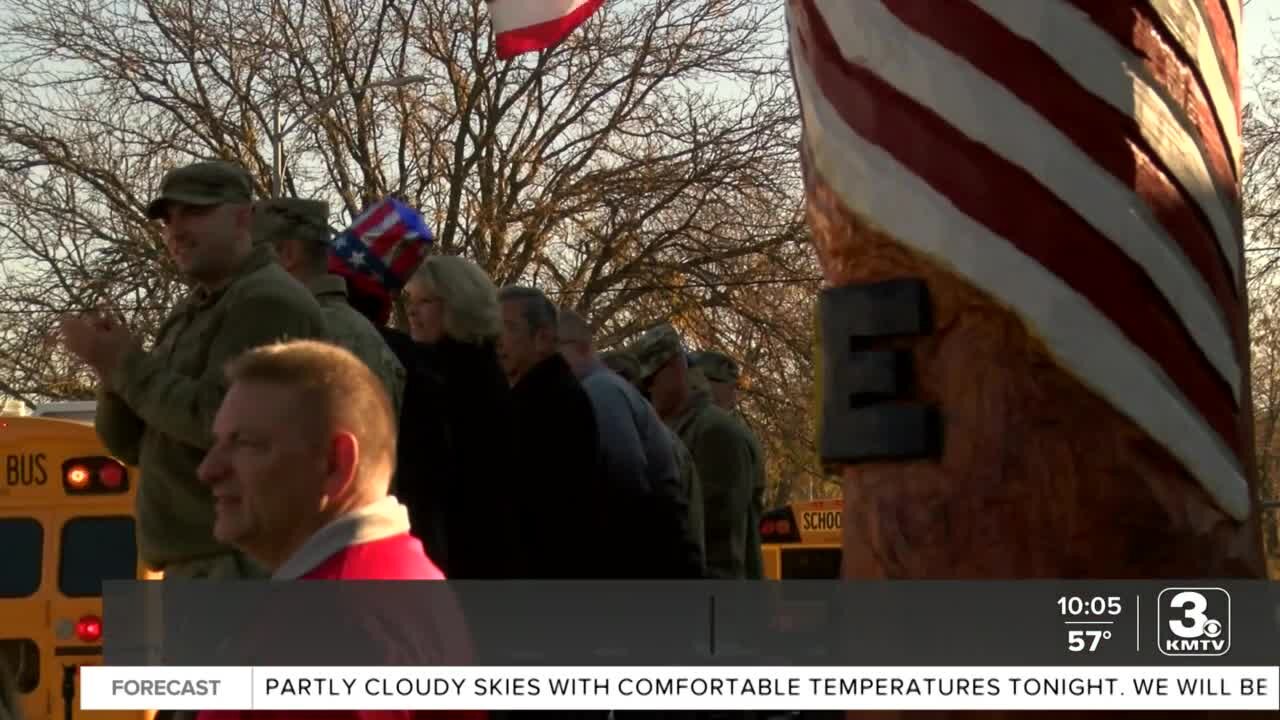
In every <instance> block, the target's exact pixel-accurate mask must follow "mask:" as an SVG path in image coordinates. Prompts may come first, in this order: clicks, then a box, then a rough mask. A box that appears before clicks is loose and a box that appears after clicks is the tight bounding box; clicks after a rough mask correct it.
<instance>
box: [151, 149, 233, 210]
mask: <svg viewBox="0 0 1280 720" xmlns="http://www.w3.org/2000/svg"><path fill="white" fill-rule="evenodd" d="M252 201H253V181H252V180H251V179H250V178H249V173H248V172H246V171H245V169H244V168H242V167H240V166H238V165H232V164H231V163H225V162H220V161H217V160H210V161H205V162H198V163H192V164H191V165H184V166H182V167H180V168H174V169H173V170H170V171H169V172H167V173H165V176H164V179H163V180H161V181H160V194H159V195H158V196H157V197H156V199H155V200H152V201H151V204H150V205H148V206H147V217H148V218H150V219H152V220H155V219H158V218H162V217H164V214H165V207H166V206H167V205H168V204H169V203H170V202H179V203H183V204H185V205H221V204H223V203H247V202H252Z"/></svg>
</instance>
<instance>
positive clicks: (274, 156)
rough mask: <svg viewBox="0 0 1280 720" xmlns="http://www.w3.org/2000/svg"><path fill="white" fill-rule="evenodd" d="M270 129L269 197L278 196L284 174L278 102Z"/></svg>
mask: <svg viewBox="0 0 1280 720" xmlns="http://www.w3.org/2000/svg"><path fill="white" fill-rule="evenodd" d="M273 115H274V117H273V120H272V125H273V127H272V130H271V197H272V198H273V199H274V198H278V197H280V184H281V182H283V176H284V152H283V149H282V148H281V147H280V143H281V141H282V138H281V137H280V103H279V102H277V103H276V104H275V111H274V113H273Z"/></svg>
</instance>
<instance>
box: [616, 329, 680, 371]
mask: <svg viewBox="0 0 1280 720" xmlns="http://www.w3.org/2000/svg"><path fill="white" fill-rule="evenodd" d="M628 352H630V353H631V355H632V357H634V358H635V359H636V362H637V363H639V364H640V379H641V380H644V379H647V378H648V377H649V376H650V375H653V374H654V373H656V372H658V370H660V369H661V368H662V366H663V365H666V364H667V361H668V360H670V359H671V358H673V357H675V356H676V355H683V354H684V342H683V341H682V340H681V339H680V333H678V332H676V329H675V328H673V327H671V324H670V323H665V322H664V323H661V324H659V325H656V326H654V327H652V328H650V329H649V330H648V331H646V332H645V334H643V335H641V336H640V337H639V338H638V339H637V340H636V341H635V342H634V343H632V345H631V347H630V348H628Z"/></svg>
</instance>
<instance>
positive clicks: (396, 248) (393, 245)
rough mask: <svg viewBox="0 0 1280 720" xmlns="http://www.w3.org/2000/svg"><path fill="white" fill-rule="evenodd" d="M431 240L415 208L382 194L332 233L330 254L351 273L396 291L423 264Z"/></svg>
mask: <svg viewBox="0 0 1280 720" xmlns="http://www.w3.org/2000/svg"><path fill="white" fill-rule="evenodd" d="M434 241H435V239H434V238H433V237H432V236H431V230H429V229H428V228H427V223H426V221H424V220H423V219H422V216H421V215H419V214H418V213H417V211H416V210H414V209H413V208H411V207H409V206H408V205H405V204H404V203H402V202H400V201H399V200H396V199H395V198H384V199H382V200H379V201H378V202H376V203H374V204H373V205H370V206H369V207H368V209H366V210H365V211H364V212H363V213H361V214H360V217H358V218H356V219H355V222H353V223H351V226H350V227H348V228H347V229H346V230H343V231H342V232H340V233H338V234H337V235H335V236H334V237H333V240H332V243H333V257H334V258H335V259H336V260H338V261H340V263H341V264H342V265H346V266H347V268H349V269H350V270H351V271H353V272H354V274H356V275H365V276H367V277H368V278H369V279H371V280H373V281H375V282H377V284H378V285H380V286H382V287H383V288H384V289H385V290H386V291H387V292H395V291H398V290H400V289H401V288H403V287H404V285H405V283H406V282H408V280H409V278H410V276H412V275H413V273H414V272H415V271H416V270H417V269H418V266H420V265H421V264H422V261H423V260H424V259H425V258H426V256H427V248H428V247H430V246H431V243H433V242H434ZM331 266H332V264H331ZM343 274H344V275H346V276H347V277H348V278H350V277H351V275H352V273H343Z"/></svg>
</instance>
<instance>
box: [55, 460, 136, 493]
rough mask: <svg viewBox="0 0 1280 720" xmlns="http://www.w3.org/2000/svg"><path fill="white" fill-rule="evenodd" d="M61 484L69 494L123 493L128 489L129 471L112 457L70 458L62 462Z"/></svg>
mask: <svg viewBox="0 0 1280 720" xmlns="http://www.w3.org/2000/svg"><path fill="white" fill-rule="evenodd" d="M62 486H63V488H65V489H66V491H67V494H69V495H103V494H116V493H123V492H127V491H128V490H129V471H128V470H127V469H126V468H125V466H124V465H121V464H120V462H119V461H118V460H115V459H114V458H109V457H83V458H71V459H70V460H67V461H66V462H64V463H63V464H62Z"/></svg>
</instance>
